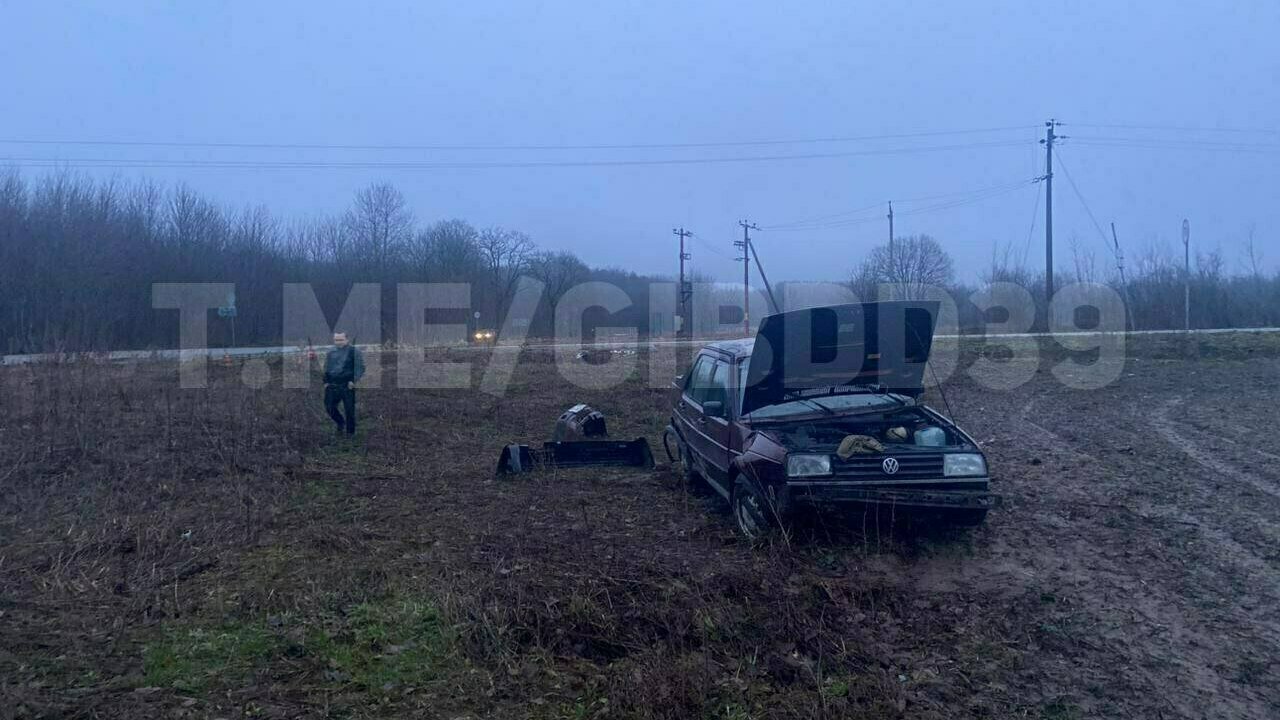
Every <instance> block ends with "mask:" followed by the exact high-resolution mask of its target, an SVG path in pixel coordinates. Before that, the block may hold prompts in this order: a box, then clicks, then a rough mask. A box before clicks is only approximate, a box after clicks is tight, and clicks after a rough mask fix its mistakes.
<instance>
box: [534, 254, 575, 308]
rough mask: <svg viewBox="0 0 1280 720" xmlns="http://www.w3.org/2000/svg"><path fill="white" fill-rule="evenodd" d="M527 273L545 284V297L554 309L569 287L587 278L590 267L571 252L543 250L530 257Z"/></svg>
mask: <svg viewBox="0 0 1280 720" xmlns="http://www.w3.org/2000/svg"><path fill="white" fill-rule="evenodd" d="M529 274H530V275H532V276H533V277H535V278H537V279H538V280H540V281H542V283H543V285H545V286H546V290H545V292H546V294H547V299H548V300H549V301H550V303H551V309H552V311H554V310H555V308H556V305H558V304H559V303H560V298H562V297H564V294H565V293H566V292H568V291H569V289H570V288H572V287H573V286H574V285H577V284H578V283H580V282H582V281H584V280H586V279H587V276H588V275H589V274H590V269H589V268H588V267H587V264H586V263H584V262H582V261H581V260H579V259H578V256H577V255H574V254H573V253H571V252H565V251H563V250H562V251H559V252H551V251H549V250H543V251H540V252H535V253H534V254H533V255H532V257H531V258H530V260H529Z"/></svg>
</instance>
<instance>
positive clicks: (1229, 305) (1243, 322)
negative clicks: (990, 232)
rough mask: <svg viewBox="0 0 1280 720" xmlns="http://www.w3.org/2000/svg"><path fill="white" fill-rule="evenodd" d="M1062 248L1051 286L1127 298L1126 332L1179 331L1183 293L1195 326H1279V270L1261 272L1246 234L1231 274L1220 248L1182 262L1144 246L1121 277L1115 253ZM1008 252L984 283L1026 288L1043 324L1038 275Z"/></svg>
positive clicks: (998, 257) (987, 273)
mask: <svg viewBox="0 0 1280 720" xmlns="http://www.w3.org/2000/svg"><path fill="white" fill-rule="evenodd" d="M1067 250H1068V257H1067V263H1066V264H1064V265H1063V266H1060V267H1057V268H1056V269H1055V273H1054V279H1055V282H1056V284H1057V287H1062V286H1063V285H1064V284H1067V283H1074V282H1089V283H1101V284H1105V285H1108V286H1110V287H1111V288H1112V289H1113V290H1115V291H1116V293H1117V294H1119V295H1120V296H1121V297H1122V298H1125V304H1126V307H1127V309H1128V323H1127V324H1128V326H1129V327H1130V329H1137V330H1177V329H1181V328H1182V327H1183V325H1184V313H1185V310H1184V308H1185V307H1186V303H1185V302H1184V299H1185V297H1186V296H1187V294H1188V291H1189V297H1190V325H1191V327H1192V328H1193V329H1194V328H1257V327H1280V272H1277V271H1271V272H1269V273H1268V272H1267V271H1266V270H1265V269H1264V263H1263V260H1264V259H1263V257H1262V253H1261V251H1260V250H1259V249H1258V247H1257V245H1256V244H1255V243H1254V241H1253V238H1252V236H1251V237H1250V239H1249V241H1248V242H1247V243H1246V244H1245V246H1244V249H1243V251H1242V253H1241V257H1239V258H1238V259H1237V262H1236V268H1237V269H1236V270H1234V271H1232V270H1231V269H1230V268H1229V262H1228V259H1227V257H1226V256H1225V255H1224V254H1223V252H1222V250H1221V249H1219V248H1214V249H1210V250H1198V251H1195V252H1194V254H1192V256H1191V257H1190V258H1189V263H1188V262H1185V261H1184V257H1183V256H1182V255H1181V254H1180V253H1179V254H1176V255H1175V253H1173V252H1171V251H1170V250H1169V249H1168V248H1166V247H1162V246H1159V245H1156V244H1150V245H1147V246H1146V247H1143V248H1141V249H1140V250H1139V251H1138V252H1136V253H1131V254H1130V256H1129V258H1128V259H1127V261H1126V263H1125V271H1126V272H1125V275H1124V276H1123V277H1121V275H1120V273H1119V270H1118V269H1117V268H1116V267H1115V259H1114V257H1113V256H1110V255H1108V256H1105V259H1103V260H1100V259H1099V255H1098V253H1096V252H1093V251H1087V250H1082V249H1081V248H1080V245H1079V243H1077V242H1076V241H1074V240H1072V241H1070V242H1069V244H1068V247H1067ZM1179 250H1181V248H1179ZM1011 255H1012V253H1010V252H1007V251H1006V252H998V253H997V254H996V255H994V256H993V259H992V262H991V264H990V266H989V267H988V268H987V270H985V271H984V272H983V273H982V280H983V282H1011V283H1014V284H1017V285H1021V286H1022V287H1025V288H1027V289H1028V290H1029V291H1030V293H1031V295H1032V297H1033V298H1034V299H1035V302H1036V305H1037V308H1038V314H1037V317H1038V321H1037V324H1038V325H1043V317H1044V306H1045V292H1044V286H1045V282H1044V272H1043V271H1042V270H1041V271H1033V270H1030V269H1028V268H1027V267H1026V265H1025V264H1021V263H1014V262H1011V261H1010V257H1011ZM1187 265H1189V266H1190V272H1187Z"/></svg>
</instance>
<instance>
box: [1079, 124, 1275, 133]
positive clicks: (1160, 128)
mask: <svg viewBox="0 0 1280 720" xmlns="http://www.w3.org/2000/svg"><path fill="white" fill-rule="evenodd" d="M1072 125H1074V126H1075V127H1083V128H1099V129H1105V130H1154V131H1157V132H1187V133H1235V134H1249V135H1257V134H1263V135H1280V130H1277V129H1274V128H1232V127H1203V126H1202V127H1195V126H1190V125H1127V124H1117V123H1112V124H1099V123H1072Z"/></svg>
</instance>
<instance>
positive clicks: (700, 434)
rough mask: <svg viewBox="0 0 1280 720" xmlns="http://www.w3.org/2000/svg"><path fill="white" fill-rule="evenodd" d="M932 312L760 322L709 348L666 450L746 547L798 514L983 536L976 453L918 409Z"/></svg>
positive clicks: (985, 504)
mask: <svg viewBox="0 0 1280 720" xmlns="http://www.w3.org/2000/svg"><path fill="white" fill-rule="evenodd" d="M937 312H938V303H936V302H885V303H864V304H850V305H836V306H831V307H819V308H808V309H805V310H797V311H792V312H786V313H779V314H776V315H770V316H768V317H766V318H764V320H763V321H762V322H761V324H760V328H759V332H758V333H757V335H756V337H755V339H754V340H736V341H728V342H717V343H712V344H709V345H707V346H706V347H704V348H703V349H702V350H700V351H699V352H698V354H697V356H696V358H695V359H694V362H693V365H692V366H691V368H690V370H689V372H687V373H686V374H685V375H683V376H680V377H678V378H677V379H676V383H675V387H676V389H677V391H678V393H679V396H678V398H677V399H676V401H675V407H674V409H673V411H672V415H671V424H670V425H669V426H668V427H667V431H666V433H667V434H666V436H665V437H664V441H666V440H668V439H670V438H674V440H675V442H676V444H677V445H678V447H679V455H680V459H681V461H682V465H683V467H684V472H685V475H686V479H687V480H688V481H690V482H697V481H699V480H705V481H706V482H707V484H709V485H710V486H711V487H712V488H714V489H715V490H716V491H717V492H718V493H720V494H721V495H723V496H724V497H725V498H726V499H727V500H728V501H729V503H730V505H731V506H732V509H733V518H734V523H735V524H736V525H737V527H738V529H739V530H740V531H741V532H742V534H743V535H745V536H746V537H748V538H749V539H752V540H760V539H763V538H765V537H767V536H769V535H770V534H771V533H772V532H773V531H775V530H776V529H777V528H778V527H780V526H781V525H783V524H785V523H786V521H787V520H788V519H789V518H790V517H791V516H793V515H794V514H795V513H797V512H799V511H801V510H802V509H806V508H836V509H840V508H842V507H850V506H854V507H861V508H867V507H868V506H871V507H873V508H875V507H880V506H892V507H895V508H910V509H923V510H926V511H929V512H936V513H938V514H939V515H940V516H941V517H942V518H943V519H944V520H949V521H951V522H954V523H958V524H964V525H977V524H980V523H981V522H982V521H983V520H984V519H985V517H986V514H987V511H988V510H989V509H990V508H992V507H996V506H998V505H999V504H1000V498H999V496H997V495H993V494H992V493H991V492H989V484H990V476H989V473H988V469H987V462H986V457H985V456H984V455H983V454H982V451H981V450H980V449H979V448H978V445H977V443H976V442H975V441H974V440H973V438H971V437H970V436H969V435H968V434H966V433H965V432H964V431H963V430H961V429H960V428H959V427H958V426H956V425H955V424H954V423H953V422H951V421H950V420H949V419H948V418H946V417H944V416H943V415H942V414H940V413H938V412H936V411H935V410H933V409H931V408H929V407H927V406H925V405H923V404H921V403H920V402H919V401H918V400H919V397H920V395H921V394H922V393H923V382H922V381H923V375H924V368H925V364H926V362H927V361H928V359H929V350H930V347H931V346H932V341H933V329H934V325H935V324H936V317H937Z"/></svg>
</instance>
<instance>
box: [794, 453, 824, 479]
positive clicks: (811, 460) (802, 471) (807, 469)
mask: <svg viewBox="0 0 1280 720" xmlns="http://www.w3.org/2000/svg"><path fill="white" fill-rule="evenodd" d="M830 474H831V456H830V455H788V456H787V475H789V476H790V477H811V476H814V475H830Z"/></svg>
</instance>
